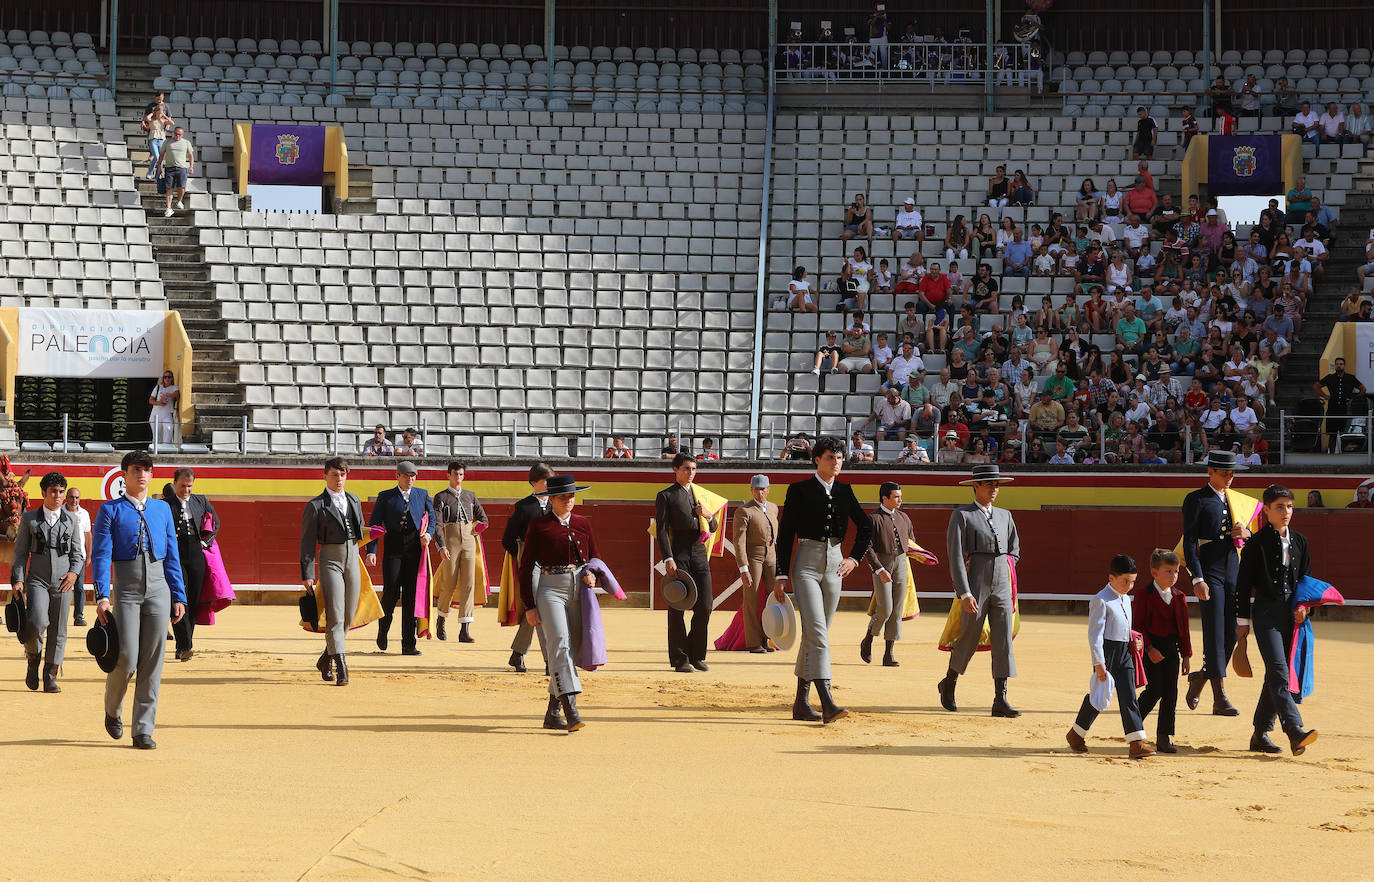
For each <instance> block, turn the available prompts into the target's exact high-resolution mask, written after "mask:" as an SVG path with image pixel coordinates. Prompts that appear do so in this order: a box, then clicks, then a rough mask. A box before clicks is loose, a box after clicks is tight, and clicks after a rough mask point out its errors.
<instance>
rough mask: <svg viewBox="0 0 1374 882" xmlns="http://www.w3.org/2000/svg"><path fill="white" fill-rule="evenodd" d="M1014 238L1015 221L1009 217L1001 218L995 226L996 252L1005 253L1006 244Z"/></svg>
mask: <svg viewBox="0 0 1374 882" xmlns="http://www.w3.org/2000/svg"><path fill="white" fill-rule="evenodd" d="M1015 238H1016V222H1015V221H1013V220H1012V219H1011V218H1010V217H1004V218H1002V221H1001V223H1000V224H998V226H997V237H996V242H997V253H999V254H1006V251H1007V246H1008V245H1010V244H1011V243H1012V241H1013V240H1014V239H1015Z"/></svg>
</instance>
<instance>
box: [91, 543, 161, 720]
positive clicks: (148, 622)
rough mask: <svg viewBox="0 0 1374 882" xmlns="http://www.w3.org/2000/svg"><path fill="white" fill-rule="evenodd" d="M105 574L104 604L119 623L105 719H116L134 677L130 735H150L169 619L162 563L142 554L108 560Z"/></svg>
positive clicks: (106, 689)
mask: <svg viewBox="0 0 1374 882" xmlns="http://www.w3.org/2000/svg"><path fill="white" fill-rule="evenodd" d="M111 570H112V571H111V573H110V583H111V591H110V604H111V607H112V611H113V612H114V614H115V619H116V621H118V622H119V661H118V662H116V663H115V669H114V670H113V671H110V673H109V675H108V676H107V677H106V678H105V715H106V716H108V717H114V718H116V719H119V718H120V717H121V714H122V712H123V707H124V694H125V693H126V692H127V691H128V690H129V683H130V681H132V680H133V679H134V676H135V675H137V676H138V685H137V687H136V688H135V690H134V714H133V734H135V735H152V734H153V725H154V724H155V723H156V722H157V693H158V687H160V686H161V685H162V659H163V657H164V655H165V647H166V645H167V624H168V621H169V620H170V619H171V617H172V591H171V589H170V588H168V587H167V579H166V576H165V575H164V574H163V572H162V561H159V560H153V559H152V558H151V557H149V556H147V555H146V554H145V555H144V556H143V557H141V558H138V559H135V560H117V561H114V562H113V564H111Z"/></svg>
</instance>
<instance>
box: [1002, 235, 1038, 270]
mask: <svg viewBox="0 0 1374 882" xmlns="http://www.w3.org/2000/svg"><path fill="white" fill-rule="evenodd" d="M1002 263H1003V265H1004V266H1005V268H1006V269H1005V272H1006V273H1007V274H1008V275H1013V274H1014V275H1018V276H1029V275H1030V265H1031V247H1030V243H1029V242H1026V241H1024V240H1023V239H1022V238H1021V230H1020V228H1019V227H1018V228H1017V229H1016V230H1015V232H1013V233H1012V240H1011V241H1010V242H1008V243H1007V251H1006V255H1005V256H1004V257H1003V259H1002Z"/></svg>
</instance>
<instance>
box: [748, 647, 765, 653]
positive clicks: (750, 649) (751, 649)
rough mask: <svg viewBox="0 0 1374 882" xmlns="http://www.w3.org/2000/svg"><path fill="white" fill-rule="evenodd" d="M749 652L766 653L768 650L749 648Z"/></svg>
mask: <svg viewBox="0 0 1374 882" xmlns="http://www.w3.org/2000/svg"><path fill="white" fill-rule="evenodd" d="M749 651H750V652H767V651H768V650H767V649H765V648H764V647H762V646H751V647H749Z"/></svg>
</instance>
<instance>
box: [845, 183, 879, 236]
mask: <svg viewBox="0 0 1374 882" xmlns="http://www.w3.org/2000/svg"><path fill="white" fill-rule="evenodd" d="M855 236H862V237H863V238H865V239H867V240H869V241H870V242H871V241H873V212H872V210H871V209H870V208H869V207H868V201H867V200H866V199H865V197H864V194H862V193H855V194H854V201H853V202H851V203H849V207H848V208H846V209H845V210H844V232H843V233H842V234H841V235H840V238H841V239H843V240H845V241H846V242H847V241H849V240H850V239H853V238H854V237H855Z"/></svg>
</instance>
